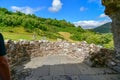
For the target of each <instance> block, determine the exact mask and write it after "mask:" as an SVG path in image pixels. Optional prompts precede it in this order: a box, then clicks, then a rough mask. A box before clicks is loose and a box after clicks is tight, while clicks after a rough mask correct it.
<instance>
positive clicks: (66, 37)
mask: <svg viewBox="0 0 120 80" xmlns="http://www.w3.org/2000/svg"><path fill="white" fill-rule="evenodd" d="M58 33H59V34H60V35H61V36H62V37H63V38H64V39H65V40H68V41H69V42H74V40H72V39H70V36H71V34H70V33H69V32H58Z"/></svg>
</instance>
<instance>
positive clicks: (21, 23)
mask: <svg viewBox="0 0 120 80" xmlns="http://www.w3.org/2000/svg"><path fill="white" fill-rule="evenodd" d="M0 31H1V32H2V33H3V35H4V37H5V39H14V40H18V39H27V40H32V39H33V38H32V36H33V35H34V37H35V36H36V38H35V39H41V38H42V37H45V38H47V39H52V40H56V39H57V38H60V39H65V40H68V41H87V42H88V43H94V44H99V45H102V46H105V47H108V48H111V47H112V35H111V34H98V33H96V32H94V31H92V30H84V29H82V28H81V27H80V26H78V27H75V26H74V24H72V23H70V22H67V21H66V20H57V19H51V18H42V17H37V16H36V15H34V14H28V15H26V14H24V13H21V12H19V11H17V12H11V11H8V10H7V9H5V8H0Z"/></svg>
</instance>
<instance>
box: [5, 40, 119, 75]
mask: <svg viewBox="0 0 120 80" xmlns="http://www.w3.org/2000/svg"><path fill="white" fill-rule="evenodd" d="M5 44H6V48H7V53H8V57H9V63H10V67H11V72H12V75H14V74H15V71H14V69H15V67H16V66H18V65H22V64H25V63H26V62H28V61H30V60H31V59H32V58H34V57H43V56H48V55H56V54H57V55H67V56H69V57H75V58H79V59H80V60H81V61H83V62H85V63H86V64H88V65H90V66H91V67H106V66H108V67H110V68H112V69H115V70H116V71H119V72H120V61H118V60H116V59H115V58H114V56H115V55H114V54H115V52H114V51H113V50H109V49H105V48H103V47H102V46H98V45H95V44H88V43H87V42H85V41H83V42H78V43H70V42H68V41H62V40H59V41H56V42H50V41H47V40H39V41H35V40H34V41H26V40H21V41H12V40H6V41H5Z"/></svg>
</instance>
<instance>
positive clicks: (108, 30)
mask: <svg viewBox="0 0 120 80" xmlns="http://www.w3.org/2000/svg"><path fill="white" fill-rule="evenodd" d="M93 30H94V31H95V32H98V33H111V22H108V23H106V24H103V25H101V26H98V27H96V28H94V29H93Z"/></svg>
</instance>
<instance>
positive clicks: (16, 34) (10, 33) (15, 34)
mask: <svg viewBox="0 0 120 80" xmlns="http://www.w3.org/2000/svg"><path fill="white" fill-rule="evenodd" d="M0 30H1V31H2V32H1V33H2V34H3V36H4V38H5V39H11V40H20V39H24V40H33V33H29V32H26V31H25V29H24V28H23V27H15V28H14V27H13V28H11V27H4V28H2V27H0ZM36 39H37V40H40V39H41V36H39V35H36Z"/></svg>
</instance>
